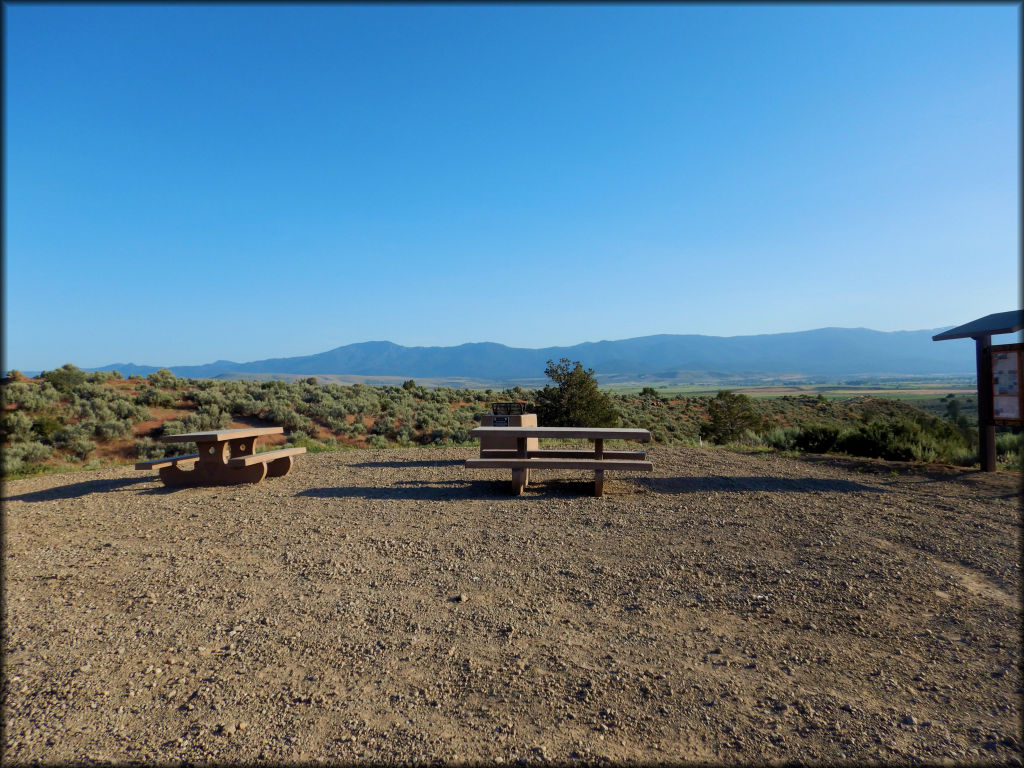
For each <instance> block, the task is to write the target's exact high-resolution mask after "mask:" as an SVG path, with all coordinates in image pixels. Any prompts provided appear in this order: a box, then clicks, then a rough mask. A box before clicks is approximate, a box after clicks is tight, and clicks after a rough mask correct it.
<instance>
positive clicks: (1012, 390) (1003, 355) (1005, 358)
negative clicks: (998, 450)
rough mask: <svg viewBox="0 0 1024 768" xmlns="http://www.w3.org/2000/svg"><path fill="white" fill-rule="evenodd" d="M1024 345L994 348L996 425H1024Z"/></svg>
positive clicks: (994, 413) (994, 412) (993, 397)
mask: <svg viewBox="0 0 1024 768" xmlns="http://www.w3.org/2000/svg"><path fill="white" fill-rule="evenodd" d="M1022 355H1024V344H1003V345H1000V346H994V347H992V400H993V406H994V408H993V416H994V419H993V421H994V422H995V423H996V424H1000V425H1007V426H1019V425H1021V424H1024V415H1022V413H1024V408H1022V407H1021V405H1022V402H1021V394H1022V393H1024V387H1022V386H1021V385H1022V375H1024V366H1022V365H1021V362H1022V361H1021V358H1022Z"/></svg>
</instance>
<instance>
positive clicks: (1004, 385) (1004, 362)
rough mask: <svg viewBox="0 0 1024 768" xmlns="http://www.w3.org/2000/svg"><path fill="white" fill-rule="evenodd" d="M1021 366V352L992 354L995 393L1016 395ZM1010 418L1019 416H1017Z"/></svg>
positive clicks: (997, 394)
mask: <svg viewBox="0 0 1024 768" xmlns="http://www.w3.org/2000/svg"><path fill="white" fill-rule="evenodd" d="M1019 366H1020V352H997V353H996V354H994V355H992V387H993V390H994V391H993V394H995V395H996V396H997V397H998V396H999V395H1016V394H1017V393H1018V392H1019V390H1018V389H1017V384H1018V379H1017V371H1018V369H1019ZM1009 418H1017V417H1016V416H1013V417H1009Z"/></svg>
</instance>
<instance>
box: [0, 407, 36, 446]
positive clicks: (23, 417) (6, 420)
mask: <svg viewBox="0 0 1024 768" xmlns="http://www.w3.org/2000/svg"><path fill="white" fill-rule="evenodd" d="M32 427H33V422H32V419H31V417H30V416H28V415H27V414H25V413H23V412H22V411H8V412H7V413H5V414H4V415H3V416H2V417H0V439H2V440H3V442H5V443H28V442H31V441H32V438H33V430H32Z"/></svg>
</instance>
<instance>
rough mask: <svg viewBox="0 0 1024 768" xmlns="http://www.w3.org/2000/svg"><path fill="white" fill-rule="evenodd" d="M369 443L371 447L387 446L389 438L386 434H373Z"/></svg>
mask: <svg viewBox="0 0 1024 768" xmlns="http://www.w3.org/2000/svg"><path fill="white" fill-rule="evenodd" d="M369 445H370V447H371V448H387V447H388V439H387V438H386V437H384V435H371V436H370V440H369Z"/></svg>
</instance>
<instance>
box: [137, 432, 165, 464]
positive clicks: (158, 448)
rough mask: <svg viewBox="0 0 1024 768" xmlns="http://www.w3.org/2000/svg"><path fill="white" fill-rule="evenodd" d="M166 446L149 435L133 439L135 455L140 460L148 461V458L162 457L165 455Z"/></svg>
mask: <svg viewBox="0 0 1024 768" xmlns="http://www.w3.org/2000/svg"><path fill="white" fill-rule="evenodd" d="M166 451H167V446H165V445H164V444H163V443H158V442H156V441H155V440H153V439H152V438H150V437H144V438H142V439H141V440H136V441H135V456H136V457H137V458H138V459H139V460H140V461H148V460H149V459H162V458H163V457H164V456H166V455H167V453H166Z"/></svg>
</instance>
